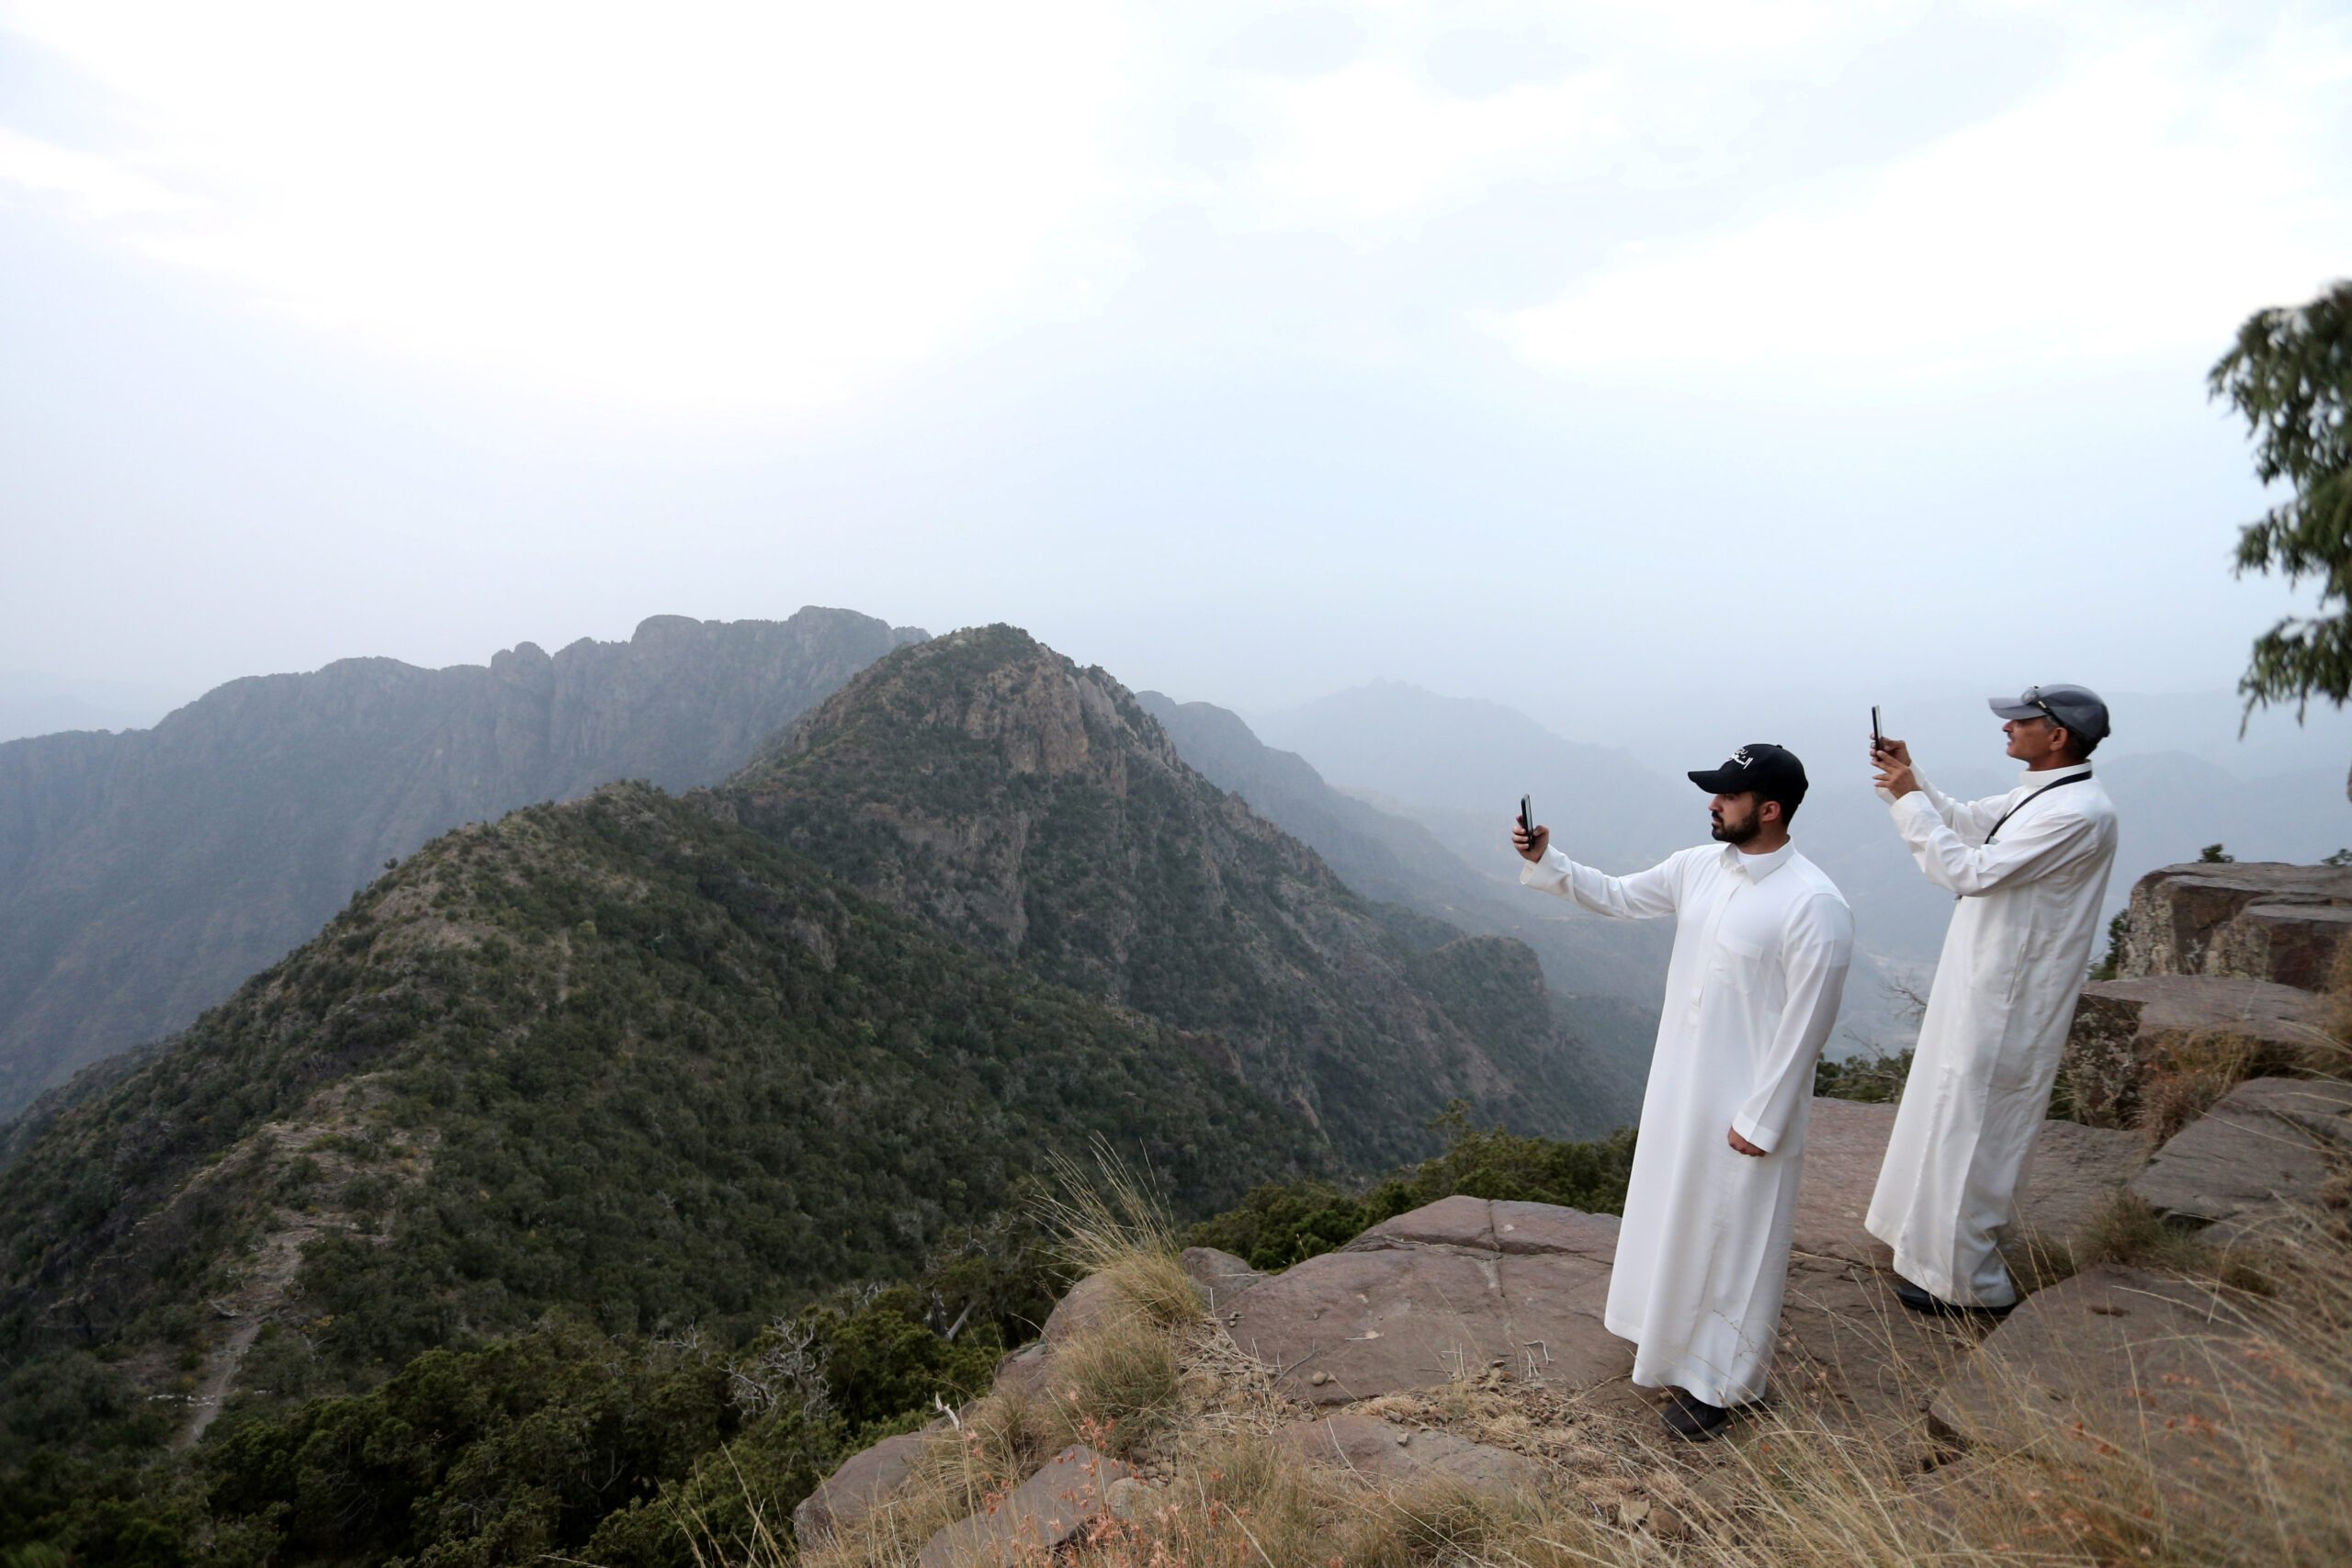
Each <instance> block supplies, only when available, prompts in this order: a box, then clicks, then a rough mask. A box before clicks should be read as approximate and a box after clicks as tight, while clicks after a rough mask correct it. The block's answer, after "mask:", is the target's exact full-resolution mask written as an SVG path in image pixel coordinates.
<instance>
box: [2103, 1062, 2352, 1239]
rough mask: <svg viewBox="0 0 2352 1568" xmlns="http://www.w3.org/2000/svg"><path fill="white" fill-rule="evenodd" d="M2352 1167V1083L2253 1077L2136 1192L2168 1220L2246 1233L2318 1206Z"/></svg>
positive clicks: (2155, 1165)
mask: <svg viewBox="0 0 2352 1568" xmlns="http://www.w3.org/2000/svg"><path fill="white" fill-rule="evenodd" d="M2347 1160H2352V1084H2346V1083H2339V1082H2335V1081H2333V1080H2326V1079H2323V1080H2317V1081H2311V1080H2304V1079H2298V1078H2249V1079H2248V1080H2246V1081H2245V1083H2242V1084H2240V1085H2238V1086H2237V1087H2236V1088H2235V1089H2232V1090H2230V1092H2229V1093H2228V1094H2226V1095H2224V1096H2223V1097H2222V1101H2221V1103H2220V1104H2218V1105H2216V1106H2214V1107H2213V1109H2212V1110H2211V1111H2207V1112H2206V1113H2205V1114H2204V1115H2203V1116H2200V1117H2199V1118H2198V1119H2197V1120H2196V1121H2195V1122H2191V1123H2189V1125H2188V1126H2187V1127H2185V1128H2183V1129H2182V1130H2181V1131H2180V1132H2179V1133H2178V1134H2175V1135H2174V1137H2173V1138H2172V1140H2171V1141H2170V1142H2169V1143H2167V1144H2165V1146H2164V1147H2163V1148H2162V1149H2161V1150H2159V1151H2158V1152H2157V1154H2156V1157H2155V1158H2154V1160H2153V1161H2151V1162H2150V1163H2149V1165H2148V1168H2147V1169H2146V1170H2144V1171H2143V1172H2141V1173H2140V1175H2139V1176H2138V1177H2137V1178H2136V1179H2133V1181H2132V1183H2131V1190H2132V1191H2134V1192H2136V1193H2138V1194H2139V1195H2140V1196H2141V1197H2142V1198H2143V1199H2145V1200H2146V1201H2147V1202H2148V1204H2149V1205H2150V1206H2151V1207H2152V1208H2154V1210H2155V1211H2156V1212H2157V1213H2160V1214H2163V1215H2165V1216H2166V1217H2167V1218H2171V1219H2175V1220H2180V1221H2186V1222H2189V1223H2193V1224H2217V1225H2226V1226H2227V1227H2228V1229H2229V1230H2230V1231H2231V1232H2234V1233H2241V1234H2242V1233H2245V1232H2248V1231H2252V1230H2256V1229H2259V1228H2260V1227H2262V1226H2264V1225H2267V1224H2272V1223H2275V1222H2276V1221H2278V1220H2281V1219H2284V1218H2286V1217H2288V1216H2289V1215H2290V1214H2291V1213H2294V1212H2295V1211H2297V1210H2301V1209H2308V1208H2310V1207H2311V1206H2312V1205H2313V1204H2316V1203H2317V1202H2318V1201H2320V1199H2321V1196H2322V1194H2323V1192H2324V1190H2325V1188H2326V1186H2327V1183H2328V1179H2329V1178H2330V1177H2331V1176H2332V1175H2333V1174H2334V1173H2335V1169H2336V1168H2337V1167H2338V1166H2339V1165H2341V1164H2342V1163H2343V1162H2346V1161H2347Z"/></svg>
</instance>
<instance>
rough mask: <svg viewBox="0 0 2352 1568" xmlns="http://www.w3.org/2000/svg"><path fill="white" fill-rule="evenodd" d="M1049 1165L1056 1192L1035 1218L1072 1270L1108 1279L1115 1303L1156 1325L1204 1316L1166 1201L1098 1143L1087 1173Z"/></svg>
mask: <svg viewBox="0 0 2352 1568" xmlns="http://www.w3.org/2000/svg"><path fill="white" fill-rule="evenodd" d="M1048 1166H1049V1168H1050V1169H1051V1171H1052V1174H1053V1177H1054V1186H1055V1190H1054V1191H1053V1192H1052V1193H1051V1194H1050V1195H1049V1196H1047V1197H1046V1199H1045V1200H1044V1201H1042V1202H1040V1204H1039V1205H1038V1216H1039V1218H1040V1219H1042V1220H1043V1221H1044V1222H1045V1224H1046V1228H1047V1230H1048V1231H1049V1232H1051V1233H1052V1235H1054V1237H1055V1239H1056V1241H1057V1244H1058V1246H1059V1247H1060V1249H1061V1253H1062V1256H1063V1257H1064V1258H1066V1259H1067V1260H1068V1261H1069V1264H1070V1265H1071V1267H1072V1268H1074V1269H1077V1270H1078V1272H1079V1273H1080V1274H1085V1275H1094V1274H1101V1275H1105V1276H1107V1277H1108V1278H1109V1279H1110V1280H1111V1284H1112V1289H1113V1290H1114V1292H1116V1293H1117V1294H1118V1295H1119V1296H1120V1297H1121V1298H1122V1299H1124V1300H1125V1301H1126V1302H1127V1303H1130V1304H1132V1305H1133V1306H1135V1307H1136V1308H1137V1309H1139V1310H1140V1311H1141V1312H1142V1313H1143V1314H1144V1315H1145V1316H1147V1317H1148V1318H1149V1319H1150V1320H1151V1321H1152V1322H1154V1323H1157V1324H1159V1325H1163V1326H1179V1325H1192V1324H1196V1323H1199V1322H1201V1321H1202V1320H1203V1319H1204V1318H1205V1317H1206V1316H1207V1314H1208V1309H1207V1308H1206V1307H1205V1306H1204V1305H1203V1304H1202V1302H1201V1295H1200V1291H1199V1289H1198V1288H1197V1287H1196V1286H1194V1285H1193V1280H1192V1277H1191V1276H1190V1275H1188V1274H1186V1273H1185V1272H1184V1266H1183V1262H1182V1256H1183V1244H1182V1241H1181V1240H1179V1239H1178V1235H1177V1230H1176V1224H1175V1222H1174V1221H1173V1220H1171V1219H1170V1217H1169V1213H1168V1204H1167V1201H1166V1200H1165V1199H1164V1198H1163V1197H1161V1195H1160V1192H1159V1188H1158V1187H1157V1186H1156V1185H1155V1184H1154V1183H1153V1182H1152V1181H1151V1179H1149V1176H1148V1173H1146V1174H1145V1175H1140V1176H1139V1175H1137V1174H1136V1172H1135V1171H1133V1170H1132V1169H1130V1168H1128V1166H1127V1164H1126V1162H1125V1160H1124V1159H1122V1158H1121V1157H1120V1156H1119V1155H1118V1153H1117V1152H1116V1151H1115V1150H1114V1149H1113V1148H1112V1147H1111V1146H1110V1145H1108V1144H1105V1143H1103V1142H1102V1141H1101V1140H1099V1139H1098V1140H1097V1141H1096V1142H1095V1145H1094V1147H1093V1162H1092V1168H1091V1169H1090V1168H1088V1167H1087V1166H1086V1165H1084V1164H1081V1163H1080V1162H1079V1161H1077V1160H1075V1159H1071V1158H1069V1157H1068V1156H1061V1155H1056V1156H1053V1157H1052V1158H1051V1159H1050V1160H1049V1162H1048Z"/></svg>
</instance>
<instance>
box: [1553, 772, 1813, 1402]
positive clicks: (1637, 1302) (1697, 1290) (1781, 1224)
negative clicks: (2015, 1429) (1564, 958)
mask: <svg viewBox="0 0 2352 1568" xmlns="http://www.w3.org/2000/svg"><path fill="white" fill-rule="evenodd" d="M1691 782H1692V783H1694V784H1697V785H1698V786H1699V787H1700V788H1702V789H1703V790H1707V791H1709V792H1710V793H1711V794H1712V795H1713V796H1714V798H1713V801H1712V802H1710V804H1709V808H1708V810H1709V815H1710V817H1711V818H1713V823H1714V829H1713V831H1714V838H1715V840H1716V841H1715V842H1714V843H1712V844H1702V845H1700V846H1698V847H1697V848H1695V849H1688V850H1684V851H1682V852H1679V853H1678V854H1675V855H1672V856H1669V857H1668V859H1667V860H1665V861H1664V862H1662V863H1659V864H1657V865H1655V866H1652V867H1651V868H1650V869H1649V870H1647V871H1640V872H1635V873H1634V874H1632V875H1630V876H1610V875H1606V874H1603V873H1601V872H1598V871H1595V870H1594V869H1592V868H1591V867H1590V866H1587V865H1579V864H1577V863H1576V862H1574V861H1572V860H1570V859H1568V858H1567V856H1566V855H1564V854H1562V853H1560V852H1557V851H1556V850H1553V849H1551V848H1550V839H1551V833H1550V829H1544V828H1537V829H1535V830H1534V832H1533V834H1532V836H1531V835H1530V834H1529V833H1527V832H1526V831H1524V830H1523V829H1520V828H1518V827H1516V826H1515V827H1514V828H1513V829H1512V834H1511V837H1512V842H1513V843H1514V844H1515V845H1516V846H1517V848H1518V850H1519V852H1520V853H1521V856H1523V857H1524V858H1525V859H1526V860H1527V861H1528V862H1529V864H1527V865H1524V866H1522V867H1521V868H1520V880H1521V882H1522V883H1524V884H1526V885H1527V886H1531V887H1540V888H1542V889H1543V890H1544V891H1545V892H1547V893H1554V894H1557V895H1558V896H1559V897H1563V898H1568V899H1572V900H1574V901H1575V902H1576V903H1577V904H1578V905H1581V906H1582V907H1583V908H1587V909H1590V910H1593V911H1595V912H1596V913H1599V914H1603V915H1611V916H1615V917H1617V918H1618V919H1659V918H1661V917H1664V916H1667V915H1672V916H1673V917H1675V933H1674V955H1673V958H1672V960H1671V961H1670V962H1669V963H1668V965H1667V971H1666V1002H1665V1007H1664V1010H1663V1012H1662V1015H1661V1016H1660V1018H1659V1020H1658V1029H1657V1047H1656V1049H1655V1051H1654V1052H1653V1053H1652V1055H1651V1058H1650V1073H1649V1088H1648V1089H1647V1091H1646V1092H1645V1095H1644V1096H1643V1099H1642V1124H1641V1134H1640V1137H1639V1138H1638V1140H1637V1141H1636V1143H1635V1144H1634V1170H1633V1176H1632V1179H1631V1183H1630V1185H1629V1186H1628V1187H1627V1189H1626V1192H1625V1217H1624V1222H1623V1225H1622V1226H1621V1228H1620V1229H1619V1231H1618V1238H1617V1258H1616V1262H1615V1264H1614V1266H1613V1267H1612V1268H1611V1271H1610V1276H1609V1304H1608V1309H1607V1312H1606V1314H1604V1317H1603V1321H1604V1322H1605V1323H1606V1324H1607V1325H1608V1327H1609V1331H1610V1332H1611V1334H1614V1335H1616V1336H1618V1337H1620V1338H1623V1339H1630V1340H1632V1341H1633V1342H1634V1382H1636V1383H1638V1384H1640V1385H1641V1386H1643V1387H1645V1388H1665V1389H1668V1390H1671V1391H1672V1393H1673V1401H1672V1403H1671V1404H1669V1405H1668V1409H1667V1411H1666V1424H1667V1426H1668V1428H1669V1429H1670V1430H1672V1431H1674V1432H1676V1433H1678V1434H1679V1435H1680V1436H1683V1437H1686V1438H1694V1439H1699V1438H1708V1437H1712V1436H1713V1434H1714V1432H1715V1431H1716V1430H1717V1429H1719V1428H1720V1427H1722V1426H1723V1425H1724V1422H1725V1421H1726V1420H1727V1419H1729V1407H1731V1406H1734V1405H1738V1404H1747V1403H1749V1402H1750V1401H1752V1400H1755V1399H1756V1398H1758V1396H1760V1395H1761V1394H1762V1393H1763V1392H1764V1377H1765V1373H1766V1371H1768V1370H1769V1369H1770V1365H1771V1361H1772V1346H1773V1341H1774V1338H1775V1337H1776V1335H1777V1333H1778V1325H1779V1323H1780V1316H1781V1292H1782V1290H1783V1288H1784V1287H1785V1286H1786V1285H1787V1283H1788V1270H1789V1236H1790V1233H1791V1230H1792V1227H1793V1225H1794V1224H1795V1220H1796V1203H1797V1178H1798V1175H1799V1171H1800V1163H1799V1162H1800V1160H1801V1159H1802V1157H1803V1156H1804V1133H1805V1122H1806V1120H1807V1118H1808V1116H1809V1115H1810V1113H1811V1111H1812V1108H1813V1068H1814V1061H1815V1057H1817V1056H1818V1055H1820V1054H1821V1045H1822V1042H1823V1041H1824V1040H1826V1039H1827V1038H1828V1035H1829V1026H1830V1023H1831V1022H1832V1021H1834V1020H1835V1019H1836V1017H1837V1016H1838V998H1839V996H1840V995H1841V994H1842V993H1843V992H1844V990H1845V987H1846V969H1847V965H1848V964H1849V963H1850V962H1851V960H1852V957H1853V946H1854V924H1853V917H1852V916H1851V915H1850V914H1849V912H1848V910H1847V908H1846V900H1845V898H1844V897H1842V896H1840V895H1839V893H1838V888H1837V886H1836V885H1835V884H1833V883H1832V882H1831V881H1830V880H1829V878H1828V877H1826V876H1825V875H1824V874H1822V873H1821V871H1820V869H1819V868H1818V867H1816V866H1815V864H1814V863H1812V862H1811V861H1809V860H1807V859H1805V858H1804V856H1803V855H1801V854H1799V853H1797V852H1796V850H1795V849H1794V847H1792V845H1791V844H1790V842H1789V831H1788V821H1789V818H1790V817H1791V816H1792V814H1793V813H1794V812H1795V810H1796V808H1797V806H1798V805H1799V803H1800V802H1802V801H1803V800H1804V791H1805V777H1804V766H1803V764H1801V763H1800V762H1799V761H1797V759H1796V758H1795V757H1794V756H1792V755H1791V754H1790V753H1789V752H1788V751H1786V750H1782V749H1781V748H1780V747H1778V746H1765V745H1755V746H1746V747H1742V748H1741V749H1740V750H1738V751H1737V752H1736V753H1735V754H1734V755H1733V757H1732V759H1731V760H1730V761H1727V762H1725V763H1724V765H1723V766H1722V767H1720V768H1713V769H1708V770H1705V771H1702V772H1699V773H1692V774H1691Z"/></svg>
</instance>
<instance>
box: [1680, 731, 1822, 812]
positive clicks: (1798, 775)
mask: <svg viewBox="0 0 2352 1568" xmlns="http://www.w3.org/2000/svg"><path fill="white" fill-rule="evenodd" d="M1691 783H1692V784H1697V785H1698V786H1699V787H1700V788H1701V789H1703V790H1705V791H1706V792H1707V793H1708V794H1709V795H1739V794H1743V793H1745V792H1746V791H1748V790H1751V789H1752V790H1754V791H1755V792H1756V793H1757V794H1758V795H1762V796H1763V797H1764V798H1765V799H1766V800H1777V801H1779V802H1780V803H1781V805H1782V806H1785V807H1788V808H1789V809H1790V810H1792V811H1793V810H1795V809H1796V808H1797V807H1800V806H1802V805H1804V791H1805V781H1804V763H1803V762H1800V761H1797V754H1796V753H1795V752H1794V751H1792V750H1789V749H1788V748H1787V747H1785V746H1774V745H1772V744H1770V742H1768V741H1762V740H1758V741H1755V742H1752V743H1750V744H1748V745H1746V746H1743V747H1741V748H1740V749H1739V750H1736V751H1734V752H1733V753H1732V754H1731V756H1730V758H1729V759H1728V760H1727V761H1725V762H1724V765H1723V766H1722V767H1720V768H1702V769H1700V770H1698V771H1697V772H1695V773H1692V774H1691Z"/></svg>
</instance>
